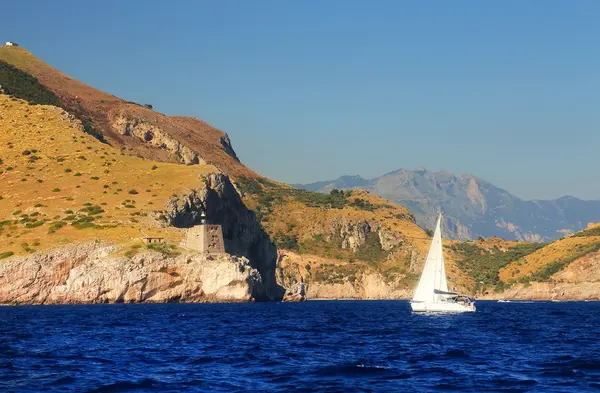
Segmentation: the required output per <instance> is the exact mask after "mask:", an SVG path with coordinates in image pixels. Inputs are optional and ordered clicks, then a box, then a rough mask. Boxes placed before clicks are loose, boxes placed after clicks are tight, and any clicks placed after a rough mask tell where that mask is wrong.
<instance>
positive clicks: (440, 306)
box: [410, 302, 475, 313]
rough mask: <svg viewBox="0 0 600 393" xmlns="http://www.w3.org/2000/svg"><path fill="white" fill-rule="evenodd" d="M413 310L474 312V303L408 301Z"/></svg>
mask: <svg viewBox="0 0 600 393" xmlns="http://www.w3.org/2000/svg"><path fill="white" fill-rule="evenodd" d="M410 307H411V308H412V310H413V312H452V313H455V312H474V311H475V304H473V303H471V304H463V303H454V302H436V303H429V302H410Z"/></svg>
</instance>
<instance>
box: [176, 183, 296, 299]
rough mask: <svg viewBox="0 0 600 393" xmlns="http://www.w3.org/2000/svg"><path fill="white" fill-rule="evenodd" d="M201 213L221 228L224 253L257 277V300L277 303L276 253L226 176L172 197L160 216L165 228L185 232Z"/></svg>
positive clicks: (281, 295)
mask: <svg viewBox="0 0 600 393" xmlns="http://www.w3.org/2000/svg"><path fill="white" fill-rule="evenodd" d="M202 211H205V212H206V214H207V217H209V220H210V222H209V223H211V224H219V225H221V226H222V229H223V240H224V242H225V251H226V252H227V253H229V254H232V255H237V256H244V257H246V258H248V259H249V260H250V263H251V265H252V266H253V267H254V268H256V269H257V270H258V271H259V272H260V273H261V275H262V277H263V280H264V285H265V289H266V291H265V294H266V298H265V299H261V300H276V299H281V298H282V297H283V293H284V290H283V288H281V287H279V286H278V285H277V283H276V281H275V264H276V259H277V249H276V248H275V245H274V244H273V243H272V242H271V240H270V238H269V236H268V235H267V234H266V233H265V231H264V230H263V228H262V227H261V226H260V224H259V223H258V221H257V220H256V216H255V215H254V213H253V212H251V211H250V210H248V209H247V208H246V205H244V202H243V201H242V199H241V198H240V195H239V194H238V193H237V191H236V190H235V188H234V187H233V185H232V183H231V182H230V180H229V178H228V177H227V176H226V175H223V174H210V175H208V176H207V177H206V178H205V181H204V187H203V188H199V189H194V190H190V191H189V192H188V193H187V194H184V195H182V196H176V197H173V198H172V199H171V201H170V202H169V208H168V209H167V210H166V211H165V212H164V213H165V218H166V221H167V223H168V224H169V225H172V226H174V227H178V228H189V227H191V226H193V225H194V224H198V222H199V217H200V213H201V212H202Z"/></svg>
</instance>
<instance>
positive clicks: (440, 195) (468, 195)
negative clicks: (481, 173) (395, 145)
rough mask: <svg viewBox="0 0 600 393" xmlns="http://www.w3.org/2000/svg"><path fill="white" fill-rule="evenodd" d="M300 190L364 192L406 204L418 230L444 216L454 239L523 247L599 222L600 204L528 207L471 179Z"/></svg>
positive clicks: (413, 174) (342, 183) (422, 173)
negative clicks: (507, 241) (494, 238)
mask: <svg viewBox="0 0 600 393" xmlns="http://www.w3.org/2000/svg"><path fill="white" fill-rule="evenodd" d="M294 186H296V187H299V188H302V189H306V190H310V191H317V192H323V193H327V192H330V191H331V190H333V189H359V188H360V189H365V190H368V191H369V192H371V193H373V194H375V195H378V196H381V197H382V198H385V199H387V200H389V201H392V202H395V203H399V204H402V205H404V206H406V207H408V208H409V210H410V211H411V212H412V213H413V214H414V216H415V219H416V221H417V223H418V224H419V225H421V226H422V227H424V228H433V226H434V224H435V217H436V216H437V213H438V211H440V209H441V211H442V212H443V213H444V217H445V222H444V226H445V228H444V229H445V233H446V234H447V236H448V237H449V238H453V239H474V238H477V237H479V236H481V237H492V236H497V237H501V238H505V239H516V240H523V241H535V242H541V241H551V240H556V239H559V238H561V237H563V236H565V235H568V234H571V233H574V232H576V231H578V230H581V229H583V228H585V227H586V226H587V224H588V223H589V222H597V221H600V201H584V200H580V199H577V198H574V197H570V196H567V197H562V198H559V199H556V200H533V201H525V200H522V199H520V198H517V197H516V196H514V195H512V194H511V193H509V192H508V191H506V190H503V189H501V188H498V187H496V186H494V185H493V184H491V183H489V182H486V181H485V180H482V179H480V178H478V177H476V176H473V175H471V174H464V175H461V176H455V175H453V174H451V173H449V172H443V171H442V172H428V171H427V170H425V169H422V168H419V169H416V170H407V169H400V170H397V171H394V172H390V173H387V174H385V175H383V176H381V177H378V178H374V179H364V178H362V177H360V176H342V177H340V178H339V179H337V180H331V181H323V182H317V183H311V184H304V185H294Z"/></svg>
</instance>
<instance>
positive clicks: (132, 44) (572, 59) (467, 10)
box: [0, 0, 600, 199]
mask: <svg viewBox="0 0 600 393" xmlns="http://www.w3.org/2000/svg"><path fill="white" fill-rule="evenodd" d="M1 14H2V18H1V19H2V21H1V23H0V40H1V41H7V40H12V41H16V42H18V43H20V44H21V45H22V46H24V47H25V48H27V49H29V50H31V51H32V52H34V54H36V55H37V56H38V57H40V58H41V59H43V60H45V61H46V62H48V63H50V64H51V65H53V66H55V67H57V68H59V69H60V70H62V71H64V72H66V73H67V74H69V75H71V76H73V77H75V78H77V79H80V80H82V81H83V82H86V83H88V84H90V85H92V86H94V87H97V88H99V89H101V90H104V91H107V92H109V93H111V94H114V95H117V96H120V97H122V98H125V99H128V100H132V101H136V102H141V103H151V104H153V105H154V108H155V109H157V110H158V111H160V112H162V113H165V114H173V115H174V114H177V115H189V116H195V117H199V118H201V119H204V120H206V121H208V122H209V123H211V124H212V125H214V126H216V127H218V128H220V129H222V130H224V131H226V132H227V133H229V135H230V137H231V139H232V142H233V147H234V149H235V150H236V152H237V153H238V155H239V156H240V158H241V160H242V161H243V162H244V163H245V164H247V165H248V166H250V167H251V168H253V169H255V170H257V171H258V172H260V173H262V174H264V175H266V176H269V177H271V178H273V179H277V180H281V181H285V182H290V183H296V182H302V183H305V182H312V181H317V180H325V179H333V178H337V177H338V176H339V175H343V174H359V175H362V176H365V177H375V176H379V175H381V174H383V173H386V172H389V171H392V170H396V169H399V168H415V167H419V166H423V167H425V168H427V169H429V170H440V169H444V170H448V171H451V172H454V173H456V174H460V173H464V172H470V173H473V174H475V175H477V176H479V177H482V178H484V179H486V180H488V181H490V182H492V183H494V184H495V185H497V186H499V187H502V188H505V189H507V190H508V191H510V192H512V193H514V194H516V195H517V196H520V197H522V198H555V197H559V196H562V195H574V196H577V197H581V198H588V199H597V198H600V181H599V180H600V171H599V169H600V162H599V159H598V156H599V153H600V127H599V126H600V107H599V104H600V23H599V20H600V1H591V0H590V1H585V0H578V1H568V0H560V1H552V0H544V1H540V0H536V1H526V0H515V1H507V0H503V1H495V2H490V1H462V0H459V1H433V0H431V1H402V0H389V1H384V0H374V1H367V0H361V1H352V0H325V1H323V0H302V1H300V0H287V1H286V0H283V1H282V0H272V1H267V0H236V1H232V0H219V1H195V0H189V1H184V0H178V1H149V0H145V1H137V0H135V1H134V0H124V1H116V0H112V1H106V0H105V1H96V2H92V1H61V0H57V1H42V0H37V1H31V0H19V1H7V2H3V3H2V7H1Z"/></svg>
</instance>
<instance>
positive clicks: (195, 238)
mask: <svg viewBox="0 0 600 393" xmlns="http://www.w3.org/2000/svg"><path fill="white" fill-rule="evenodd" d="M185 247H186V248H189V249H192V250H196V251H199V252H202V253H208V254H221V253H224V252H225V243H224V242H223V231H222V229H221V226H220V225H211V224H207V223H206V215H205V214H204V212H202V215H201V216H200V225H195V226H193V227H192V228H190V229H188V231H187V234H186V239H185Z"/></svg>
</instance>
